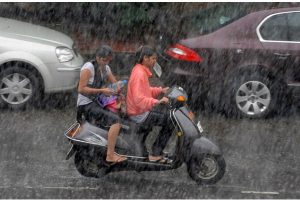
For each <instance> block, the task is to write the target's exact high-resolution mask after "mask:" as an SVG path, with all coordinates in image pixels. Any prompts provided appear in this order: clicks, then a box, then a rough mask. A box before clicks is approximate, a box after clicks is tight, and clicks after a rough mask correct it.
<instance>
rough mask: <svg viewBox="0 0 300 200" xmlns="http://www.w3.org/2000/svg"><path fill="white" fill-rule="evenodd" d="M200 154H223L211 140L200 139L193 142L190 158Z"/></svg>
mask: <svg viewBox="0 0 300 200" xmlns="http://www.w3.org/2000/svg"><path fill="white" fill-rule="evenodd" d="M199 154H211V155H221V154H222V152H221V150H220V148H219V147H218V146H217V145H215V144H214V143H213V142H211V141H210V140H209V139H207V138H205V137H200V138H197V139H196V140H195V141H194V142H193V145H192V148H191V151H190V156H189V158H191V157H194V156H197V155H199ZM189 158H188V160H189Z"/></svg>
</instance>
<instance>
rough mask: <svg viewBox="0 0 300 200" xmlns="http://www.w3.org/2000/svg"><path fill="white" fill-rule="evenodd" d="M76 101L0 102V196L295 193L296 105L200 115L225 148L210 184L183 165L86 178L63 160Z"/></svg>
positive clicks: (299, 124)
mask: <svg viewBox="0 0 300 200" xmlns="http://www.w3.org/2000/svg"><path fill="white" fill-rule="evenodd" d="M74 119H75V102H73V101H70V102H69V103H68V104H67V106H65V107H64V108H61V109H56V108H52V107H51V106H48V107H47V106H46V108H32V109H29V110H27V111H18V112H17V111H14V112H12V111H9V110H6V109H2V110H0V161H1V162H0V177H1V183H0V198H300V188H299V185H300V167H299V166H300V146H299V143H300V134H299V128H300V111H299V108H295V109H294V112H291V113H290V114H288V115H284V116H283V115H282V116H275V117H273V118H269V119H260V120H250V119H230V118H225V117H224V116H222V115H219V114H217V113H209V114H205V115H203V116H201V117H200V119H201V121H202V125H203V127H204V129H205V130H206V131H207V133H206V136H207V137H208V138H210V139H212V140H213V141H214V142H215V143H217V144H218V145H219V146H220V147H221V149H222V150H223V153H224V157H225V160H226V163H227V170H226V173H225V176H224V177H223V179H222V180H221V181H219V182H218V183H217V184H215V185H211V186H199V185H197V184H196V183H195V182H194V181H193V180H191V179H190V178H189V176H188V174H187V172H186V166H185V165H183V166H182V167H180V168H179V169H176V170H172V171H164V172H141V173H138V172H134V171H130V172H117V173H111V174H108V175H107V176H105V177H103V178H101V179H95V178H86V177H83V176H81V175H80V174H79V173H78V172H77V171H76V169H75V166H74V163H73V158H71V159H70V160H65V156H66V153H67V151H68V148H69V147H70V146H69V144H68V141H67V139H66V138H65V137H64V135H63V133H64V131H65V130H66V129H67V128H68V127H69V126H70V125H71V124H72V123H73V122H74Z"/></svg>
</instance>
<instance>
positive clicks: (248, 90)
mask: <svg viewBox="0 0 300 200" xmlns="http://www.w3.org/2000/svg"><path fill="white" fill-rule="evenodd" d="M226 85H227V86H226V87H225V93H226V94H227V96H226V95H225V99H226V101H225V102H226V103H225V105H224V106H223V107H224V108H225V114H226V115H227V116H230V117H232V116H233V117H237V118H240V117H247V118H265V117H267V116H270V115H271V114H272V113H275V111H276V109H277V108H278V110H279V108H280V106H281V102H282V101H281V99H280V98H281V97H282V94H283V92H284V88H285V86H284V83H283V81H282V80H281V79H279V78H274V77H271V75H270V74H269V73H268V72H264V71H259V70H255V71H254V70H247V71H245V72H243V73H239V74H236V75H235V76H232V77H231V78H230V79H229V81H228V82H227V84H226Z"/></svg>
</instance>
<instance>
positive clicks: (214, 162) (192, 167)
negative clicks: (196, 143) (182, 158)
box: [188, 154, 226, 185]
mask: <svg viewBox="0 0 300 200" xmlns="http://www.w3.org/2000/svg"><path fill="white" fill-rule="evenodd" d="M225 169H226V163H225V160H224V158H223V156H220V155H209V154H205V155H200V156H199V157H197V158H192V159H191V160H190V162H189V164H188V173H189V175H190V177H191V178H192V179H193V180H194V181H196V182H197V183H198V184H201V185H209V184H215V183H216V182H218V181H219V180H220V179H221V178H222V177H223V176H224V174H225Z"/></svg>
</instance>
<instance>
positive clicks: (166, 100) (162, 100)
mask: <svg viewBox="0 0 300 200" xmlns="http://www.w3.org/2000/svg"><path fill="white" fill-rule="evenodd" d="M167 103H169V99H168V98H167V97H163V98H162V99H160V100H159V102H158V104H167Z"/></svg>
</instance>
